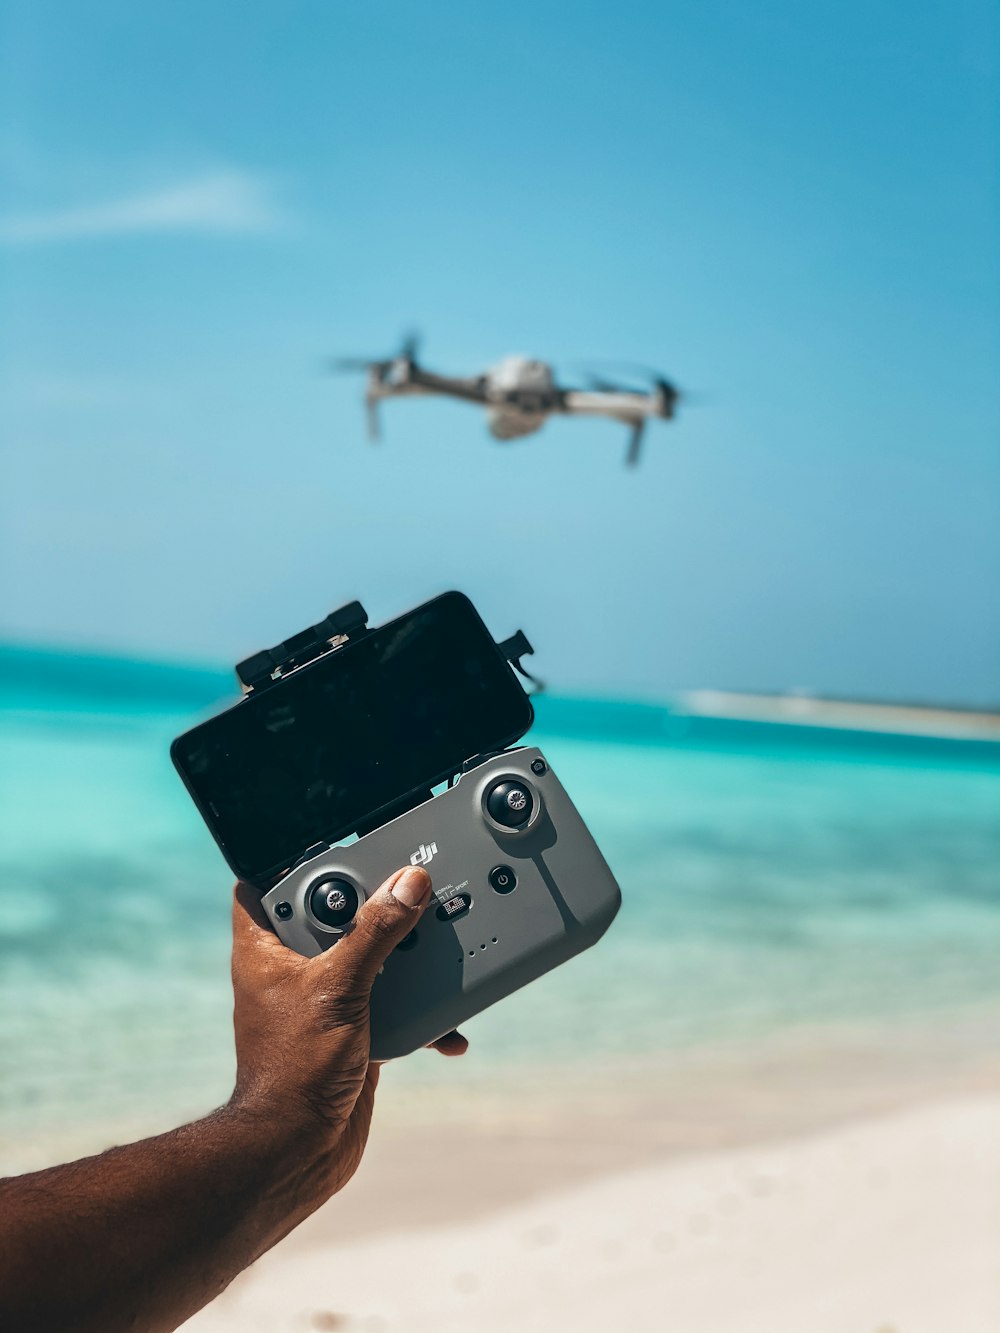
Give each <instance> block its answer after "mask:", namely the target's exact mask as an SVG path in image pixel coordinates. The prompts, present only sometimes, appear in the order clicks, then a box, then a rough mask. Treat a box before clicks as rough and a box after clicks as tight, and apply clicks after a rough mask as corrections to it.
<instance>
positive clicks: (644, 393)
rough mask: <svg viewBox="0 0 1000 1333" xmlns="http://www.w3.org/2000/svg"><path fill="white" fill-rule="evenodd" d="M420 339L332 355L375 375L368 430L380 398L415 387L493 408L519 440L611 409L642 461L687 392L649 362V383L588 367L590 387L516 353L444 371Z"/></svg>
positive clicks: (497, 432)
mask: <svg viewBox="0 0 1000 1333" xmlns="http://www.w3.org/2000/svg"><path fill="white" fill-rule="evenodd" d="M417 352H418V347H417V340H416V338H415V337H413V336H410V337H408V338H406V339H405V340H404V341H403V345H402V346H401V348H400V349H399V351H398V352H397V353H396V355H395V356H390V357H387V358H385V359H383V360H365V359H364V358H361V357H339V358H337V359H335V360H334V361H332V362H331V363H330V368H331V369H332V370H335V371H342V370H360V371H364V372H365V373H366V374H367V376H368V383H367V385H366V387H365V407H366V410H367V414H368V436H369V439H371V440H377V439H378V438H379V419H378V406H379V403H381V402H382V401H383V400H384V399H386V398H400V397H404V396H406V395H409V394H444V395H445V396H446V397H450V398H459V399H461V400H462V401H463V402H466V403H476V404H478V406H480V407H484V408H485V409H486V421H487V425H488V427H489V430H490V433H491V435H493V437H494V439H497V440H514V439H518V438H519V437H520V436H522V435H532V434H533V433H534V432H535V431H537V430H541V428H542V426H544V425H545V422H546V421H547V420H548V419H549V417H550V416H554V415H556V414H562V415H566V416H591V417H594V416H598V417H610V418H611V420H612V421H620V422H621V423H622V424H623V425H625V426H628V427H629V438H628V450H627V452H626V455H625V462H626V463H627V464H628V465H630V466H634V465H635V464H636V463H638V461H639V453H640V450H641V448H642V439H643V434H644V432H645V429H646V423H647V421H649V420H650V419H651V418H653V417H658V418H661V419H662V420H664V421H670V420H671V418H672V417H673V415H674V411H675V409H676V406H677V403H678V400H679V398H680V394H679V393H678V391H677V389H675V388H674V386H673V385H672V384H670V383H669V382H668V381H667V380H666V379H664V378H663V376H662V375H659V374H658V373H657V372H656V371H651V370H648V369H647V368H645V367H632V368H631V370H632V373H633V374H639V375H641V376H642V377H643V379H645V380H646V381H647V383H648V386H649V387H648V388H638V389H637V388H633V387H630V386H627V385H621V384H613V383H610V382H609V381H608V380H605V379H603V378H601V377H600V376H599V375H594V374H587V375H585V376H584V377H583V378H584V380H585V384H586V387H585V388H580V389H571V388H567V387H564V386H562V385H559V384H557V383H556V380H555V375H554V373H553V370H552V367H551V366H550V365H548V364H547V363H546V362H545V361H533V360H531V359H529V358H528V357H524V356H508V357H504V359H503V360H502V361H498V362H497V364H496V365H495V366H491V367H490V368H489V369H488V370H485V371H483V372H482V374H479V375H473V376H470V377H467V378H459V377H455V376H451V375H438V374H436V373H435V372H433V371H430V370H425V369H424V368H423V366H421V365H419V364H418V363H417Z"/></svg>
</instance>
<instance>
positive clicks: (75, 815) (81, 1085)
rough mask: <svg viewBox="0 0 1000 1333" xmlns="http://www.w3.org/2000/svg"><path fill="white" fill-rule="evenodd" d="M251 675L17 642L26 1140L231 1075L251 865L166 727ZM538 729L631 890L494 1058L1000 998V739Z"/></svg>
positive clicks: (636, 716)
mask: <svg viewBox="0 0 1000 1333" xmlns="http://www.w3.org/2000/svg"><path fill="white" fill-rule="evenodd" d="M232 696H233V691H232V688H231V677H230V676H229V675H228V673H225V672H215V671H199V670H191V669H186V668H180V667H166V666H163V667H158V666H152V665H148V664H136V663H129V662H116V661H112V660H110V659H101V658H90V659H84V658H75V657H69V656H60V655H59V654H55V653H44V652H28V651H26V650H15V649H0V755H2V758H0V872H2V873H0V909H2V910H0V1004H2V1012H3V1025H2V1037H0V1131H2V1133H3V1134H4V1135H5V1136H6V1135H21V1134H23V1133H24V1132H25V1129H26V1128H30V1129H33V1130H37V1131H49V1130H51V1131H52V1132H59V1131H61V1130H65V1129H66V1128H67V1127H70V1126H74V1125H86V1124H89V1123H97V1122H98V1121H100V1122H102V1123H105V1124H111V1125H121V1126H123V1127H124V1126H127V1125H128V1124H130V1123H132V1122H136V1123H146V1122H148V1121H150V1120H151V1119H152V1120H155V1119H156V1118H157V1117H160V1118H162V1120H163V1121H164V1123H168V1122H170V1121H171V1120H173V1119H176V1117H177V1116H179V1115H185V1114H192V1113H194V1112H196V1111H199V1110H204V1109H207V1108H208V1107H210V1106H212V1105H214V1104H217V1103H218V1102H219V1101H221V1100H223V1099H224V1098H225V1096H226V1095H227V1093H228V1090H229V1087H230V1086H231V1077H232V1055H231V1049H230V1048H231V1025H230V1007H231V997H230V993H229V989H228V976H227V966H228V945H229V937H228V934H229V907H230V899H229V893H230V877H229V872H228V870H227V868H226V866H225V864H224V862H223V861H222V859H221V857H220V855H219V853H218V851H217V850H216V848H215V845H214V843H213V842H212V840H211V838H210V837H209V835H208V833H207V832H206V830H205V829H204V827H203V826H202V824H201V822H200V819H199V818H198V816H197V814H196V812H195V810H194V808H193V806H192V805H191V804H190V802H189V800H188V798H187V796H186V794H185V792H184V791H183V789H182V787H181V784H180V782H179V780H178V779H177V777H176V776H175V774H174V772H173V769H172V767H171V765H170V762H169V758H168V754H167V747H168V744H169V741H170V740H171V738H172V737H173V736H174V735H175V734H176V733H177V732H178V731H180V730H182V729H183V728H184V727H185V726H187V725H189V724H190V723H191V722H192V721H194V720H196V719H197V718H199V717H202V716H204V715H205V714H206V713H207V712H210V711H212V710H213V708H214V707H216V706H218V705H219V704H221V703H223V702H225V701H227V700H229V699H230V698H231V697H232ZM532 739H533V740H536V741H537V742H538V743H539V744H541V745H542V746H543V747H544V749H545V751H546V753H547V754H548V756H549V757H550V759H551V760H552V762H553V764H554V766H555V767H556V769H557V771H558V772H559V774H560V777H561V778H562V780H563V782H564V783H565V785H566V786H567V788H568V789H569V791H570V793H571V794H572V796H573V797H574V799H575V801H576V803H577V804H578V806H579V808H580V810H581V811H582V813H583V815H584V817H585V818H586V819H587V820H588V822H589V824H590V826H591V828H592V829H593V831H594V833H595V835H596V837H597V839H598V841H599V843H600V844H601V846H602V848H603V850H604V852H605V854H606V856H607V858H608V860H609V862H610V863H611V865H612V867H613V868H614V870H615V871H616V873H617V875H618V878H619V880H620V882H621V885H622V889H623V893H624V907H623V910H622V913H621V916H620V917H619V919H618V921H617V922H616V924H615V926H614V927H613V928H612V931H611V932H610V933H609V935H608V936H607V937H606V939H605V940H604V941H603V942H602V943H601V945H600V946H599V947H598V948H596V949H594V950H592V951H590V953H589V954H587V955H585V956H584V957H582V958H581V959H578V960H576V961H575V962H574V963H573V964H571V965H569V966H567V967H565V968H562V969H560V970H559V971H557V972H556V973H553V974H552V975H551V976H549V977H547V978H545V979H543V980H542V981H541V982H539V983H536V984H535V985H534V986H532V987H530V988H528V989H527V990H526V991H524V992H522V993H521V994H520V995H518V996H515V997H512V998H511V999H510V1000H508V1001H506V1002H505V1003H504V1004H503V1005H500V1006H497V1007H496V1008H495V1009H494V1010H492V1011H491V1012H489V1013H488V1014H485V1015H482V1016H481V1017H480V1018H478V1019H476V1020H474V1021H473V1023H471V1024H470V1025H469V1035H470V1036H471V1037H473V1038H475V1040H476V1043H477V1046H479V1047H480V1049H482V1050H485V1051H488V1053H489V1060H490V1061H491V1064H492V1066H493V1067H494V1068H500V1067H502V1066H503V1063H504V1062H510V1063H511V1064H512V1065H513V1064H517V1065H518V1066H519V1067H523V1066H525V1065H531V1064H532V1063H535V1064H537V1065H538V1066H540V1067H545V1068H546V1069H548V1070H551V1069H552V1068H553V1067H558V1066H559V1065H560V1064H564V1065H567V1066H568V1065H571V1064H573V1063H574V1062H579V1061H580V1060H583V1059H587V1060H593V1059H594V1058H601V1057H602V1056H606V1057H607V1058H608V1059H613V1058H614V1057H615V1056H616V1055H617V1054H618V1053H620V1052H621V1050H622V1048H623V1046H625V1045H627V1047H628V1050H629V1052H630V1054H631V1055H633V1056H635V1057H637V1058H639V1059H650V1060H655V1059H656V1058H658V1057H660V1056H662V1055H663V1054H664V1053H669V1052H671V1051H677V1050H679V1049H680V1048H688V1049H690V1048H692V1047H697V1046H699V1045H706V1044H710V1043H713V1042H719V1041H723V1042H724V1041H731V1040H739V1041H753V1040H756V1039H758V1038H762V1037H766V1036H768V1035H772V1034H775V1033H781V1032H783V1031H790V1030H793V1029H795V1028H796V1027H803V1026H807V1027H808V1026H813V1025H815V1026H822V1025H824V1024H840V1025H843V1024H848V1025H850V1024H855V1025H869V1026H871V1025H877V1024H887V1023H892V1022H895V1021H901V1022H903V1021H905V1022H912V1023H916V1024H920V1023H922V1022H932V1021H933V1022H939V1021H941V1020H945V1021H947V1020H949V1019H950V1018H951V1017H955V1018H956V1019H958V1018H962V1017H963V1016H968V1015H970V1014H971V1015H976V1014H989V1015H993V1014H997V1013H1000V747H996V746H990V745H988V744H985V743H981V744H976V743H965V744H960V743H947V742H933V741H914V740H906V739H903V738H893V737H875V736H859V735H852V734H848V733H833V732H831V733H824V732H820V731H811V730H791V729H783V728H776V727H767V726H761V725H753V724H741V723H733V722H728V723H723V722H710V721H701V722H693V723H692V722H689V721H687V720H685V719H683V718H680V717H677V716H674V715H672V714H671V713H670V712H669V711H668V710H666V709H659V708H653V707H642V706H636V705H631V706H630V705H624V704H621V705H619V704H613V703H608V702H604V703H586V702H581V701H567V700H560V699H551V700H548V699H544V698H543V699H542V700H541V701H540V706H539V708H538V722H537V725H536V728H535V730H534V731H533V733H532ZM997 1035H1000V1030H997ZM420 1058H421V1057H417V1059H418V1060H419V1059H420ZM428 1059H429V1057H428ZM415 1067H417V1066H415ZM424 1068H425V1069H426V1066H424Z"/></svg>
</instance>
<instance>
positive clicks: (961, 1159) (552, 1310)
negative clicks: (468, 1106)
mask: <svg viewBox="0 0 1000 1333" xmlns="http://www.w3.org/2000/svg"><path fill="white" fill-rule="evenodd" d="M627 1128H628V1127H627V1126H625V1129H626V1131H627ZM455 1142H456V1145H457V1146H456V1153H455V1155H453V1156H451V1157H449V1156H448V1154H447V1153H446V1152H445V1151H444V1147H445V1144H444V1142H443V1141H442V1138H441V1136H440V1135H432V1134H430V1133H429V1131H428V1129H427V1127H426V1126H422V1127H419V1128H418V1129H417V1130H416V1131H415V1132H414V1134H413V1136H412V1139H411V1140H410V1141H409V1142H408V1141H407V1140H406V1138H405V1137H404V1136H402V1135H400V1134H399V1133H398V1132H397V1131H396V1130H395V1129H394V1130H393V1131H392V1133H391V1134H390V1135H389V1136H388V1137H382V1138H381V1139H377V1140H376V1143H375V1145H373V1152H372V1154H371V1158H370V1160H367V1161H366V1163H365V1164H364V1165H363V1167H362V1171H361V1173H360V1174H359V1177H358V1178H357V1179H356V1181H355V1182H353V1183H352V1185H351V1186H350V1187H349V1188H348V1190H347V1191H345V1192H344V1193H343V1194H342V1195H341V1196H339V1197H338V1198H336V1199H334V1200H332V1201H331V1202H330V1203H329V1204H328V1205H327V1206H326V1207H325V1208H324V1209H322V1210H321V1211H320V1213H319V1214H317V1215H316V1216H315V1217H314V1218H312V1219H311V1220H310V1221H309V1222H308V1223H307V1224H306V1225H305V1226H303V1227H302V1228H301V1229H300V1230H299V1231H298V1232H297V1233H294V1234H293V1235H292V1236H290V1237H288V1238H287V1240H286V1241H284V1242H283V1243H282V1244H281V1245H280V1246H279V1247H278V1248H277V1249H276V1250H274V1251H273V1252H272V1253H271V1254H269V1255H267V1256H265V1257H264V1258H263V1259H262V1260H261V1261H260V1262H259V1263H257V1264H256V1265H255V1266H254V1268H253V1269H251V1270H250V1271H249V1272H247V1273H245V1274H244V1275H243V1276H242V1277H241V1278H239V1279H238V1280H237V1281H236V1282H235V1283H234V1284H233V1285H232V1287H231V1288H230V1289H229V1290H228V1291H227V1292H226V1293H224V1295H223V1296H222V1297H220V1299H219V1300H218V1301H216V1302H215V1303H214V1304H213V1305H212V1306H210V1307H209V1308H208V1309H206V1310H204V1311H202V1312H201V1313H200V1314H199V1315H197V1316H196V1317H195V1318H194V1319H192V1320H190V1321H189V1322H188V1323H187V1324H186V1325H185V1328H186V1329H190V1330H192V1333H237V1330H239V1333H258V1331H259V1333H265V1331H266V1333H284V1331H285V1330H287V1331H288V1333H293V1331H296V1333H303V1331H304V1330H310V1329H317V1330H322V1329H327V1330H333V1329H337V1330H339V1329H343V1330H347V1333H351V1331H353V1330H356V1331H357V1333H362V1331H364V1333H395V1331H396V1330H399V1331H400V1333H425V1331H426V1333H451V1331H454V1333H470V1331H473V1330H474V1331H475V1333H501V1331H502V1333H511V1330H517V1333H534V1331H535V1330H538V1331H539V1333H541V1331H542V1330H545V1331H546V1333H549V1331H551V1330H562V1329H566V1330H573V1333H607V1331H609V1330H614V1331H615V1333H618V1331H619V1330H620V1331H624V1330H629V1331H630V1333H647V1331H648V1333H668V1331H671V1330H677V1331H678V1333H996V1330H997V1329H998V1328H1000V1097H998V1096H997V1095H995V1094H994V1095H984V1094H978V1095H967V1096H965V1097H963V1098H961V1099H959V1100H950V1101H946V1102H941V1103H931V1104H925V1105H922V1106H918V1107H915V1108H911V1109H905V1110H896V1111H894V1112H889V1113H883V1114H879V1115H873V1116H870V1117H868V1118H865V1119H862V1120H860V1121H859V1120H852V1121H849V1122H847V1123H844V1124H841V1125H838V1126H835V1127H832V1128H826V1129H825V1130H822V1131H819V1132H814V1133H809V1134H804V1135H801V1134H800V1135H792V1136H790V1137H785V1138H781V1139H777V1140H774V1139H772V1140H770V1141H767V1142H762V1143H761V1144H759V1145H757V1146H743V1147H737V1148H730V1149H725V1150H719V1151H713V1152H701V1153H696V1154H694V1155H687V1156H684V1155H680V1156H677V1155H674V1156H667V1157H661V1158H660V1159H659V1160H657V1159H655V1158H654V1159H652V1160H650V1161H649V1162H648V1163H647V1164H645V1165H641V1166H633V1167H631V1168H628V1169H624V1170H617V1171H614V1172H612V1173H611V1174H605V1175H599V1176H597V1177H594V1178H591V1179H589V1180H585V1181H584V1182H583V1183H572V1179H571V1178H567V1179H565V1180H564V1181H563V1183H562V1184H561V1185H558V1186H551V1187H550V1188H548V1189H547V1190H546V1191H545V1192H544V1193H542V1194H541V1195H537V1196H535V1197H532V1198H527V1199H522V1200H521V1201H519V1202H516V1203H513V1204H507V1205H506V1206H502V1207H501V1208H499V1210H494V1211H489V1210H487V1211H486V1212H483V1211H481V1210H480V1209H479V1208H478V1207H477V1194H478V1192H479V1190H480V1187H481V1176H480V1168H482V1174H483V1177H484V1178H485V1179H486V1180H487V1181H488V1179H489V1177H490V1176H492V1175H493V1174H494V1171H493V1170H492V1169H491V1167H492V1166H493V1164H492V1163H491V1162H490V1161H489V1151H490V1150H489V1140H488V1138H486V1137H483V1138H480V1139H479V1140H478V1145H479V1146H478V1149H476V1148H475V1147H474V1146H472V1143H471V1142H470V1140H468V1139H463V1138H462V1136H461V1135H460V1134H459V1135H457V1137H456V1140H455ZM593 1150H594V1153H595V1154H596V1155H599V1154H600V1151H601V1145H600V1143H599V1142H597V1141H595V1142H594V1143H593ZM498 1151H500V1152H502V1148H498ZM562 1160H563V1161H564V1163H565V1162H566V1161H567V1160H568V1159H567V1158H566V1157H565V1155H564V1156H563V1158H562ZM435 1163H438V1164H442V1163H443V1164H444V1165H443V1169H442V1170H440V1171H437V1170H436V1169H435ZM414 1179H417V1180H420V1181H422V1183H423V1185H424V1187H425V1188H426V1189H427V1190H428V1193H430V1191H431V1189H432V1188H433V1196H432V1197H430V1198H428V1201H427V1202H428V1206H427V1208H426V1214H427V1216H428V1217H431V1218H434V1219H435V1220H434V1221H433V1223H432V1224H430V1225H423V1226H422V1225H420V1224H419V1223H418V1222H417V1216H419V1204H418V1205H417V1206H416V1208H415V1207H414V1201H413V1199H412V1196H411V1197H410V1198H409V1199H408V1202H407V1206H406V1207H405V1209H404V1213H405V1217H403V1218H401V1217H400V1215H399V1213H398V1212H397V1209H396V1207H395V1204H396V1199H397V1198H398V1197H399V1195H401V1194H402V1195H403V1196H404V1197H406V1196H407V1195H408V1194H409V1191H408V1189H407V1182H408V1181H412V1180H414ZM435 1180H437V1182H438V1183H437V1185H436V1187H433V1185H432V1182H434V1181H435ZM445 1216H450V1217H451V1220H450V1221H447V1222H446V1221H443V1220H442V1219H443V1218H444V1217H445ZM378 1219H381V1230H372V1229H371V1227H372V1224H373V1223H375V1224H376V1226H377V1225H378V1221H377V1220H378ZM355 1223H356V1224H357V1228H356V1231H355V1226H354V1224H355ZM352 1231H355V1238H353V1239H352ZM357 1232H360V1233H361V1234H357Z"/></svg>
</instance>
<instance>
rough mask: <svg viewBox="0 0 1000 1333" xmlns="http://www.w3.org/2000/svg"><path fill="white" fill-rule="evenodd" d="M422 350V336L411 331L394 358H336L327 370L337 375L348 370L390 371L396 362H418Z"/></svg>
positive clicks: (333, 358)
mask: <svg viewBox="0 0 1000 1333" xmlns="http://www.w3.org/2000/svg"><path fill="white" fill-rule="evenodd" d="M419 350H420V335H419V333H417V332H416V330H414V329H411V330H410V331H409V332H408V333H406V334H405V335H404V337H403V340H402V342H401V343H400V345H399V351H398V352H397V353H396V354H395V355H394V356H367V357H366V356H335V357H331V358H330V360H329V361H328V362H327V369H328V370H330V371H332V372H334V373H336V372H337V371H342V370H347V371H354V370H361V371H365V370H374V371H377V372H378V371H383V370H388V369H389V367H390V366H391V365H393V363H394V362H396V361H416V359H417V353H418V352H419Z"/></svg>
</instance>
